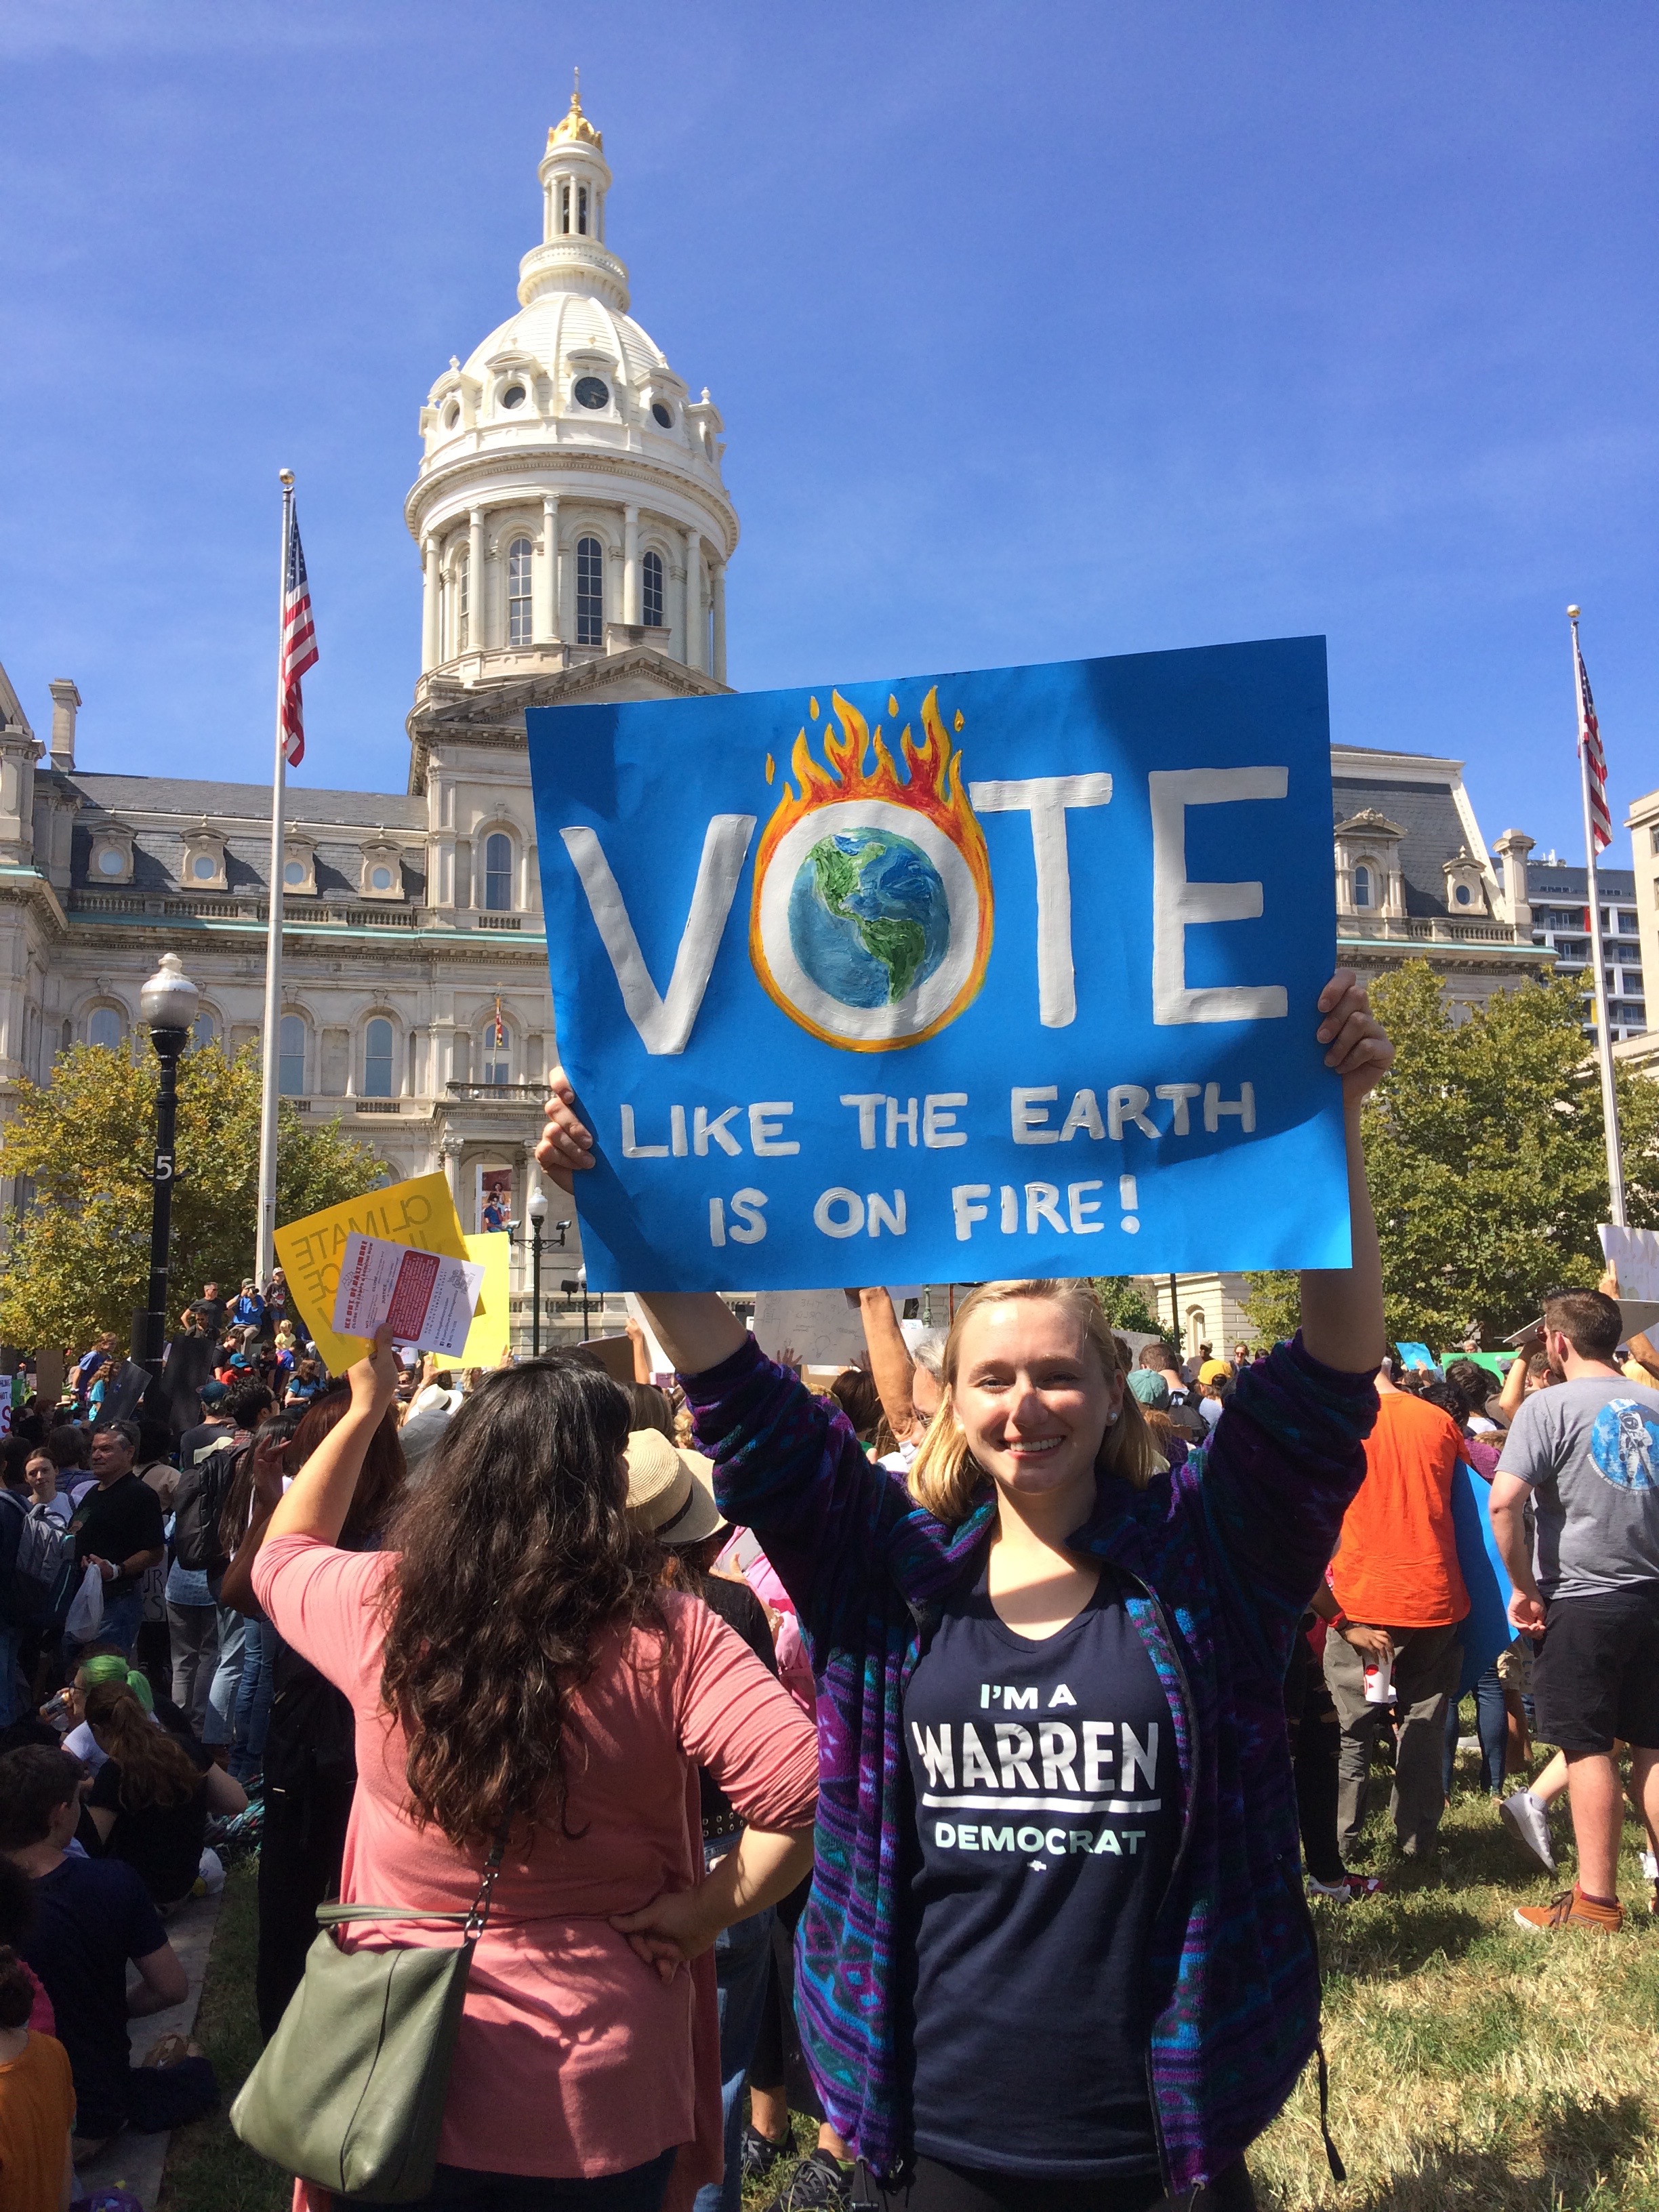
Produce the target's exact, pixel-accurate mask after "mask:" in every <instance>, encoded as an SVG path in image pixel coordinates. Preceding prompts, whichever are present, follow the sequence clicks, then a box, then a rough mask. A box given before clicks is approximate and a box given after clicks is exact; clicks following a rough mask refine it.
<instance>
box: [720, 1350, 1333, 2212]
mask: <svg viewBox="0 0 1659 2212" xmlns="http://www.w3.org/2000/svg"><path fill="white" fill-rule="evenodd" d="M685 1388H686V1394H687V1396H688V1398H689V1400H690V1405H691V1408H692V1412H693V1413H694V1414H695V1416H696V1427H697V1435H698V1439H699V1441H700V1443H702V1446H703V1448H704V1449H706V1450H707V1451H708V1452H709V1453H710V1454H711V1455H712V1456H713V1457H714V1462H715V1490H716V1494H717V1495H718V1497H719V1499H720V1506H721V1510H723V1511H724V1512H725V1513H726V1516H727V1517H728V1518H729V1519H730V1520H732V1521H733V1522H738V1524H740V1525H742V1526H744V1527H747V1528H752V1529H753V1530H754V1531H755V1533H756V1534H757V1536H758V1537H759V1538H760V1540H761V1542H762V1543H763V1545H764V1547H765V1549H766V1553H767V1557H768V1558H769V1559H770V1560H771V1562H772V1564H773V1565H774V1566H775V1568H776V1569H777V1571H778V1573H779V1575H780V1576H781V1578H782V1580H783V1583H784V1585H785V1587H786V1589H788V1591H789V1592H790V1595H792V1597H793V1599H794V1601H795V1604H796V1606H797V1607H798V1609H799V1617H800V1624H801V1628H802V1631H803V1632H804V1634H805V1638H806V1641H807V1645H808V1649H809V1650H810V1651H811V1656H812V1666H813V1671H814V1674H816V1676H817V1682H818V1692H819V1694H818V1757H819V1796H818V1814H817V1867H816V1871H815V1875H814V1879H813V1886H812V1893H811V1902H810V1903H809V1905H808V1906H807V1909H806V1911H805V1914H804V1915H803V1916H802V1919H801V1923H800V1928H799V1934H798V1936H797V1991H796V2001H797V2008H798V2011H799V2018H800V2027H801V2036H802V2042H803V2045H804V2047H805V2052H806V2056H807V2059H808V2063H810V2065H811V2070H812V2075H813V2078H814V2080H815V2081H816V2082H817V2087H818V2090H819V2093H820V2094H821V2095H822V2097H823V2106H824V2111H825V2112H826V2114H827V2115H828V2117H829V2121H830V2124H832V2125H833V2126H834V2127H836V2129H838V2130H840V2132H841V2133H842V2135H843V2136H845V2137H846V2138H847V2140H848V2142H851V2143H852V2144H853V2145H854V2148H856V2149H857V2151H858V2152H859V2153H860V2154H861V2155H862V2156H863V2157H864V2158H865V2159H866V2160H868V2162H869V2164H870V2166H872V2169H873V2170H874V2171H875V2172H877V2173H878V2174H879V2175H881V2176H883V2177H885V2178H891V2177H892V2176H894V2175H895V2174H896V2173H897V2172H900V2171H901V2170H902V2168H903V2167H904V2166H905V2164H906V2161H907V2160H908V2156H909V2143H908V2111H907V2105H906V2097H905V2088H904V2084H903V2082H902V2080H901V2078H900V2073H899V2069H898V2066H897V2063H896V2056H895V2041H896V2036H895V2030H896V2021H897V2015H898V2011H899V2006H898V2002H897V1993H896V1990H895V1988H894V1980H895V1960H896V1956H897V1954H898V1949H899V1935H900V1930H899V1925H898V1923H899V1913H900V1910H901V1894H902V1836H901V1832H900V1823H901V1820H902V1817H903V1811H902V1808H903V1804H904V1796H903V1790H902V1775H903V1771H904V1763H905V1762H904V1750H903V1742H902V1719H901V1701H902V1697H903V1693H904V1686H905V1684H906V1682H907V1681H908V1679H909V1675H910V1672H911V1669H912V1668H914V1667H915V1663H916V1661H917V1659H918V1658H919V1657H920V1656H921V1650H922V1649H923V1646H924V1644H925V1641H926V1639H927V1636H928V1635H929V1633H930V1632H931V1628H932V1625H933V1620H936V1619H937V1617H938V1608H939V1601H940V1600H941V1599H942V1598H943V1597H944V1596H945V1594H946V1593H947V1592H948V1591H950V1590H951V1589H952V1588H953V1587H954V1586H955V1585H956V1584H957V1583H958V1582H959V1581H961V1580H963V1579H964V1578H966V1577H969V1575H970V1574H971V1571H972V1567H973V1564H974V1562H975V1560H976V1559H977V1558H978V1556H979V1554H980V1552H981V1547H983V1545H984V1544H985V1542H986V1541H987V1538H988V1536H989V1534H990V1530H991V1525H992V1516H993V1510H994V1509H993V1507H992V1505H991V1504H990V1503H989V1502H988V1501H987V1503H985V1504H981V1505H980V1506H979V1507H977V1508H976V1509H975V1512H974V1513H973V1515H972V1516H971V1517H970V1518H969V1520H967V1521H966V1522H963V1524H962V1525H961V1527H959V1528H956V1529H951V1528H946V1527H945V1524H944V1523H943V1522H939V1521H937V1520H935V1519H934V1517H933V1515H932V1514H930V1513H927V1512H925V1511H924V1510H922V1509H921V1507H920V1506H918V1505H917V1504H915V1501H914V1500H913V1499H912V1498H910V1496H909V1495H908V1492H907V1491H906V1490H905V1488H904V1486H903V1484H902V1481H901V1480H898V1479H897V1478H896V1477H894V1476H891V1475H889V1474H884V1473H883V1472H882V1471H881V1470H880V1469H878V1468H874V1467H872V1465H871V1463H870V1462H869V1461H868V1460H867V1459H866V1456H865V1455H864V1453H863V1451H862V1450H861V1449H860V1446H859V1444H858V1442H857V1440H856V1438H855V1437H854V1435H853V1432H852V1431H851V1430H850V1428H849V1427H848V1425H847V1422H846V1420H845V1419H844V1418H843V1417H842V1415H841V1414H840V1413H836V1412H835V1411H834V1410H833V1409H832V1408H830V1407H827V1406H826V1405H825V1404H824V1403H823V1401H820V1400H817V1399H815V1398H813V1397H812V1396H811V1395H810V1394H809V1393H808V1392H807V1391H806V1390H805V1389H804V1388H803V1386H802V1385H801V1384H800V1383H799V1382H798V1381H797V1380H796V1379H795V1378H794V1376H792V1375H791V1374H789V1373H788V1372H787V1370H784V1369H781V1368H779V1367H775V1366H774V1365H773V1364H771V1362H770V1361H769V1360H767V1359H765V1358H763V1357H762V1356H761V1354H760V1353H759V1352H757V1350H756V1349H755V1348H754V1346H752V1344H751V1345H747V1346H744V1347H742V1348H741V1349H740V1350H738V1351H737V1352H733V1353H732V1356H731V1358H728V1359H726V1360H725V1361H723V1362H722V1363H721V1364H720V1366H718V1367H714V1368H710V1369H709V1370H708V1371H707V1372H706V1373H704V1374H702V1375H696V1376H690V1378H688V1379H687V1381H686V1385H685ZM1375 1417H1376V1391H1375V1389H1373V1387H1372V1383H1371V1378H1370V1376H1369V1375H1364V1376H1357V1375H1344V1374H1339V1373H1337V1372H1335V1371H1334V1370H1332V1369H1330V1368H1328V1367H1324V1366H1322V1365H1321V1364H1320V1363H1319V1362H1318V1361H1317V1360H1316V1359H1314V1358H1312V1357H1311V1355H1310V1353H1308V1352H1305V1351H1304V1349H1303V1348H1302V1344H1301V1340H1300V1338H1298V1339H1297V1341H1296V1342H1295V1343H1294V1344H1291V1345H1281V1346H1279V1349H1278V1350H1277V1351H1276V1352H1273V1355H1272V1357H1271V1358H1269V1359H1268V1360H1267V1362H1266V1364H1263V1365H1261V1366H1257V1367H1254V1368H1251V1369H1249V1370H1247V1371H1246V1373H1245V1374H1244V1375H1243V1376H1241V1378H1240V1380H1239V1383H1238V1387H1237V1392H1236V1393H1235V1395H1234V1397H1233V1400H1232V1402H1231V1405H1230V1406H1229V1407H1228V1408H1227V1410H1226V1411H1225V1413H1223V1415H1222V1417H1221V1419H1220V1421H1219V1422H1218V1424H1217V1426H1216V1429H1215V1431H1214V1434H1213V1436H1212V1439H1211V1441H1210V1442H1209V1443H1208V1444H1207V1445H1205V1446H1203V1447H1200V1448H1199V1449H1195V1450H1194V1452H1193V1453H1192V1454H1191V1455H1190V1456H1189V1457H1188V1459H1187V1460H1186V1462H1185V1463H1184V1464H1182V1465H1180V1466H1177V1467H1176V1468H1174V1469H1173V1470H1172V1471H1171V1473H1170V1474H1166V1475H1163V1476H1160V1477H1159V1478H1158V1480H1156V1481H1154V1482H1153V1483H1152V1484H1151V1485H1150V1486H1149V1487H1148V1488H1147V1489H1146V1490H1144V1491H1135V1490H1133V1489H1132V1488H1131V1487H1130V1486H1129V1485H1128V1484H1127V1483H1124V1482H1121V1481H1119V1480H1115V1479H1112V1478H1104V1479H1103V1480H1102V1483H1101V1486H1100V1492H1099V1501H1098V1505H1097V1511H1096V1514H1095V1516H1094V1517H1093V1518H1092V1519H1091V1521H1090V1522H1088V1523H1087V1525H1086V1527H1085V1528H1084V1529H1082V1530H1081V1531H1079V1535H1078V1537H1077V1539H1076V1540H1075V1541H1076V1548H1078V1549H1079V1550H1080V1551H1088V1552H1091V1553H1094V1554H1096V1555H1097V1557H1099V1558H1101V1559H1107V1560H1109V1561H1110V1562H1111V1563H1112V1564H1113V1565H1115V1566H1116V1567H1117V1569H1118V1570H1119V1571H1120V1572H1121V1573H1123V1574H1125V1575H1127V1577H1130V1578H1131V1580H1132V1582H1135V1583H1139V1585H1140V1589H1141V1592H1142V1595H1139V1596H1133V1595H1132V1596H1131V1597H1130V1598H1129V1600H1128V1609H1129V1612H1130V1613H1131V1615H1132V1617H1133V1620H1134V1622H1135V1625H1136V1626H1137V1627H1138V1628H1139V1631H1140V1632H1141V1634H1142V1636H1144V1637H1145V1638H1146V1648H1147V1651H1148V1653H1149V1655H1150V1656H1151V1658H1152V1663H1153V1665H1154V1666H1155V1667H1156V1668H1157V1669H1158V1676H1159V1679H1160V1680H1161V1681H1162V1682H1163V1685H1164V1692H1165V1694H1166V1695H1167V1697H1168V1699H1169V1700H1170V1713H1171V1717H1172V1719H1173V1723H1174V1730H1175V1737H1176V1755H1177V1760H1178V1765H1179V1771H1180V1779H1181V1790H1182V1840H1181V1845H1180V1851H1179V1856H1178V1857H1177V1860H1176V1869H1175V1872H1174V1875H1173V1876H1172V1879H1171V1881H1170V1887H1169V1890H1168V1893H1167V1894H1166V1895H1165V1898H1164V1902H1163V1905H1162V1906H1161V1907H1160V1909H1159V1911H1158V1916H1157V1919H1156V1922H1155V1924H1154V1928H1153V1931H1152V1942H1151V1953H1150V1956H1149V1959H1148V1971H1149V1973H1150V1975H1151V1977H1152V1984H1153V1987H1154V1989H1155V1991H1156V2002H1157V2007H1158V2008H1157V2011H1156V2014H1155V2016H1154V2018H1153V2021H1152V2031H1151V2037H1150V2047H1149V2052H1148V2073H1149V2076H1150V2081H1151V2089H1152V2106H1153V2110H1154V2113H1155V2115H1156V2119H1157V2124H1158V2135H1159V2141H1160V2145H1161V2148H1162V2152H1163V2164H1164V2184H1165V2186H1166V2187H1167V2188H1168V2189H1169V2190H1170V2192H1171V2194H1174V2195H1185V2194H1186V2193H1187V2192H1188V2191H1191V2190H1193V2189H1194V2188H1195V2187H1197V2186H1198V2185H1200V2184H1203V2183H1206V2182H1209V2181H1212V2180H1214V2179H1216V2177H1217V2176H1218V2174H1220V2173H1222V2172H1225V2169H1226V2168H1227V2167H1228V2166H1230V2165H1231V2164H1232V2163H1233V2161H1234V2160H1236V2159H1237V2157H1238V2155H1239V2154H1240V2153H1241V2152H1242V2151H1243V2149H1244V2148H1245V2146H1246V2145H1247V2144H1248V2143H1249V2142H1250V2141H1251V2140H1252V2139H1253V2138H1254V2137H1255V2136H1257V2135H1258V2134H1260V2132H1261V2130H1262V2129H1263V2128H1264V2127H1265V2126H1266V2125H1267V2123H1268V2122H1269V2121H1270V2120H1271V2119H1272V2118H1273V2115H1274V2114H1275V2113H1276V2112H1278V2111H1279V2108H1280V2106H1282V2105H1283V2104H1284V2102H1285V2099H1286V2098H1287V2097H1288V2096H1289V2094H1290V2093H1291V2088H1292V2087H1294V2085H1295V2082H1296V2081H1297V2076H1298V2075H1299V2074H1300V2073H1301V2071H1302V2069H1303V2067H1304V2065H1305V2064H1306V2063H1307V2060H1308V2057H1309V2056H1310V2053H1311V2051H1313V2049H1314V2045H1315V2043H1316V2039H1317V2036H1318V2027H1319V1968H1318V1960H1317V1955H1316V1948H1315V1943H1314V1936H1313V1930H1312V1925H1311V1923H1310V1919H1309V1916H1308V1910H1307V1906H1306V1904H1305V1902H1304V1894H1303V1887H1302V1876H1301V1860H1300V1853H1299V1849H1298V1844H1297V1819H1296V1797H1295V1791H1294V1789H1293V1786H1292V1782H1291V1765H1290V1759H1289V1754H1288V1751H1287V1747H1286V1742H1285V1712H1284V1695H1283V1684H1284V1676H1285V1667H1286V1665H1287V1663H1288V1661H1289V1656H1290V1650H1291V1638H1293V1637H1294V1635H1295V1634H1296V1632H1297V1620H1298V1618H1299V1616H1300V1614H1301V1613H1302V1610H1303V1608H1304V1606H1305V1604H1306V1602H1307V1599H1308V1595H1309V1593H1310V1591H1311V1590H1313V1589H1315V1588H1316V1585H1317V1583H1318V1582H1319V1579H1320V1577H1321V1575H1322V1571H1323V1570H1324V1567H1325V1564H1326V1561H1327V1560H1328V1558H1329V1557H1330V1554H1331V1552H1332V1550H1333V1548H1334V1545H1335V1542H1336V1536H1337V1531H1338V1529H1339V1528H1340V1526H1341V1522H1342V1516H1343V1512H1344V1510H1346V1506H1347V1504H1348V1501H1349V1500H1350V1498H1352V1496H1353V1494H1354V1492H1355V1491H1356V1490H1358V1487H1359V1485H1360V1483H1361V1481H1362V1480H1363V1479H1364V1472H1365V1462H1364V1449H1363V1446H1364V1438H1365V1437H1366V1435H1367V1433H1368V1431H1370V1425H1371V1423H1372V1421H1373V1419H1375Z"/></svg>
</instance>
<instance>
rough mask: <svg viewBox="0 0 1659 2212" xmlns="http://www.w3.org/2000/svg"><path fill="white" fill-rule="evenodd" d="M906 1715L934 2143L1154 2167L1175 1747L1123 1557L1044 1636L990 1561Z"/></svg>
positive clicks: (1036, 2159) (918, 2086)
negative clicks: (1156, 2004)
mask: <svg viewBox="0 0 1659 2212" xmlns="http://www.w3.org/2000/svg"><path fill="white" fill-rule="evenodd" d="M903 1717H904V1741H905V1748H906V1752H907V1754H908V1770H909V1776H910V1783H911V1787H912V1790H913V1792H914V1820H912V1821H911V1822H910V1823H909V1824H908V1827H909V1836H910V1848H909V1858H910V1865H909V1869H908V1873H909V1883H908V1888H909V1909H908V1913H907V1916H906V1929H905V1935H906V1945H907V1950H908V1954H909V1955H908V1962H907V1963H908V1966H909V1967H910V1974H911V1975H913V1977H914V1978H913V1979H911V1978H910V1976H907V1981H908V1982H909V1985H910V1986H911V1987H913V1988H914V1990H915V1998H914V2003H913V2008H912V2013H911V2019H910V2023H909V2028H910V2033H911V2036H912V2038H913V2040H914V2047H915V2099H914V2106H913V2122H914V2127H915V2146H916V2148H917V2149H918V2150H919V2151H921V2152H925V2153H926V2154H927V2155H929V2156H930V2157H933V2158H940V2159H946V2160H952V2161H954V2162H956V2163H957V2164H960V2165H963V2166H975V2167H981V2168H986V2169H990V2170H995V2171H1001V2172H1018V2173H1027V2174H1030V2175H1032V2176H1033V2177H1038V2176H1041V2177H1042V2178H1043V2179H1054V2180H1062V2179H1075V2180H1085V2179H1100V2180H1120V2179H1121V2180H1126V2181H1127V2180H1128V2179H1132V2178H1139V2177H1141V2176H1145V2175H1150V2174H1153V2173H1155V2172H1157V2167H1158V2154H1157V2144H1156V2139H1155V2136H1154V2134H1153V2129H1152V2107H1151V2104H1150V2102H1149V2100H1148V2091H1147V2080H1146V2036H1147V2030H1148V2027H1149V2026H1150V2017H1149V2015H1150V2008H1149V2006H1148V2003H1147V1999H1146V1977H1145V1972H1144V1962H1145V1957H1146V1941H1147V1937H1148V1935H1149V1933H1150V1930H1151V1926H1152V1917H1153V1915H1154V1914H1155V1912H1156V1911H1157V1909H1158V1902H1159V1900H1160V1899H1161V1898H1162V1897H1163V1894H1164V1888H1165V1887H1166V1885H1167V1883H1168V1881H1169V1878H1170V1869H1171V1866H1172V1865H1173V1863H1174V1857H1175V1850H1176V1837H1177V1832H1178V1828H1179V1817H1178V1808H1177V1802H1176V1801H1177V1788H1176V1752H1175V1741H1174V1733H1173V1730H1172V1729H1171V1726H1170V1708H1169V1702H1168V1700H1167V1699H1166V1698H1165V1696H1164V1690H1163V1686H1162V1685H1161V1684H1160V1682H1159V1680H1158V1674H1157V1673H1156V1671H1155V1669H1154V1668H1153V1666H1152V1661H1151V1659H1150V1658H1149V1657H1148V1656H1147V1652H1146V1645H1145V1644H1144V1643H1143V1642H1142V1640H1141V1638H1140V1635H1139V1632H1138V1631H1137V1629H1136V1628H1135V1626H1134V1624H1133V1621H1132V1620H1130V1618H1129V1616H1128V1613H1127V1611H1126V1609H1125V1607H1124V1604H1123V1601H1122V1597H1121V1593H1120V1591H1119V1589H1118V1588H1117V1586H1116V1582H1115V1577H1114V1575H1113V1573H1112V1571H1111V1570H1110V1569H1109V1568H1103V1570H1102V1572H1101V1577H1100V1582H1099V1584H1098V1586H1097V1589H1096V1591H1095V1594H1094V1595H1093V1597H1092V1598H1091V1600H1090V1601H1089V1603H1088V1604H1087V1605H1086V1606H1085V1607H1084V1609H1083V1611H1082V1612H1081V1613H1079V1614H1078V1616H1077V1618H1076V1619H1075V1620H1072V1621H1069V1622H1068V1623H1067V1624H1066V1626H1065V1627H1064V1628H1062V1629H1061V1630H1060V1632H1059V1633H1058V1635H1055V1636H1050V1637H1047V1638H1043V1639H1042V1641H1041V1642H1036V1643H1034V1642H1032V1641H1031V1640H1030V1638H1027V1637H1024V1636H1017V1635H1016V1634H1015V1633H1014V1632H1013V1631H1012V1629H1009V1628H1006V1627H1005V1626H1003V1624H1002V1622H1001V1621H1000V1620H999V1619H998V1618H997V1615H996V1612H995V1609H994V1607H993V1606H992V1604H991V1601H990V1597H989V1595H988V1594H987V1589H986V1579H985V1571H984V1570H983V1569H981V1572H980V1576H979V1579H978V1582H977V1583H976V1584H975V1587H974V1589H972V1591H971V1592H970V1593H968V1594H966V1595H960V1596H958V1597H957V1598H956V1599H953V1600H952V1601H951V1602H950V1604H949V1605H948V1606H947V1607H946V1611H945V1618H944V1620H942V1621H941V1623H940V1625H939V1629H938V1630H937V1632H936V1633H935V1635H934V1637H933V1642H932V1644H931V1645H930V1646H929V1648H928V1650H927V1652H926V1653H925V1654H924V1656H923V1657H922V1658H921V1662H919V1664H918V1665H917V1667H916V1669H915V1673H914V1674H912V1676H911V1678H910V1680H909V1683H908V1686H907V1687H906V1690H905V1692H904V1706H903Z"/></svg>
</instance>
